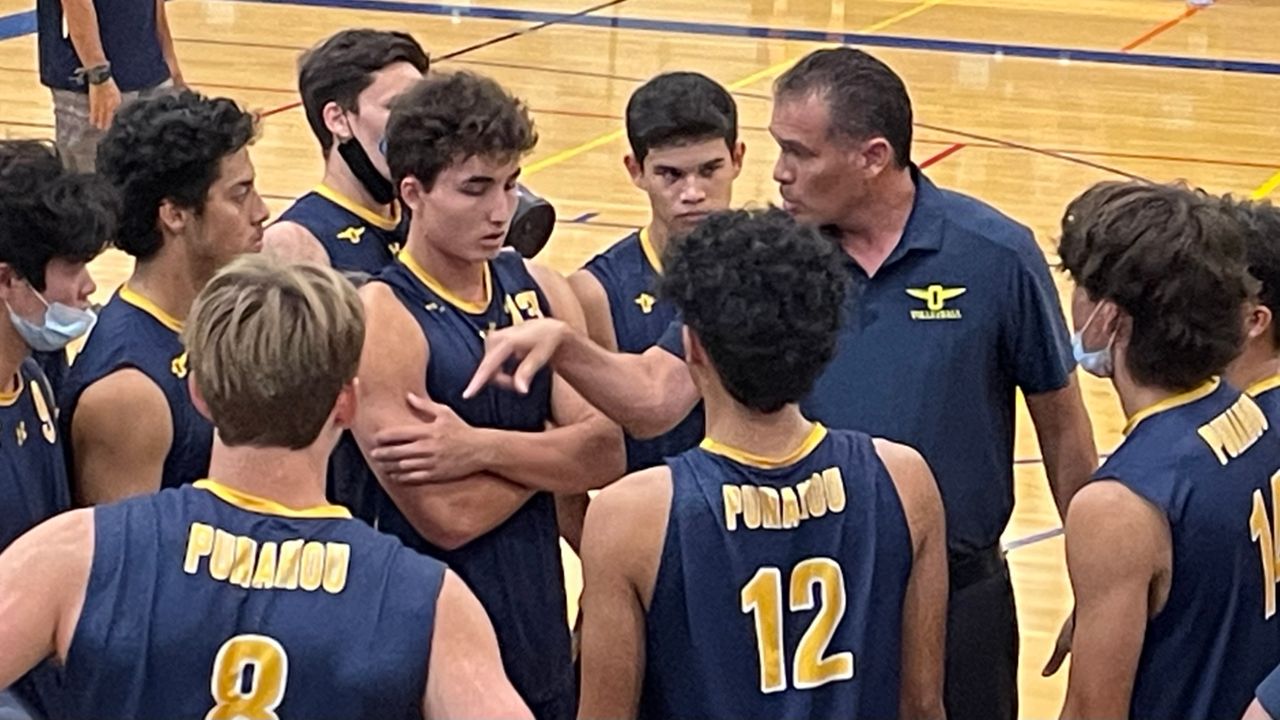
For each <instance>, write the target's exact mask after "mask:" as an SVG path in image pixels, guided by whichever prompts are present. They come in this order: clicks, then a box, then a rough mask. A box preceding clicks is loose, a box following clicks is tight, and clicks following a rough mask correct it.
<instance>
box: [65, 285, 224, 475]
mask: <svg viewBox="0 0 1280 720" xmlns="http://www.w3.org/2000/svg"><path fill="white" fill-rule="evenodd" d="M181 332H182V323H181V322H179V321H178V320H176V319H175V318H173V317H171V316H169V315H168V314H167V313H165V312H164V311H163V310H161V309H160V308H158V307H156V305H155V304H154V303H152V302H151V301H150V300H148V299H146V298H145V297H142V296H141V295H139V294H138V293H136V292H134V291H133V290H131V289H129V286H127V285H125V286H122V287H121V288H120V290H119V291H117V292H116V294H115V295H113V296H112V298H111V301H110V302H108V303H107V304H106V307H104V308H102V313H101V314H99V316H98V323H97V324H96V325H94V327H93V332H91V333H90V334H89V339H88V341H86V342H85V344H84V349H83V350H81V351H80V354H79V355H76V360H75V362H74V363H73V364H72V365H71V372H70V374H69V375H68V376H67V381H66V385H65V386H64V387H63V388H62V395H61V396H60V397H59V398H58V408H59V414H58V419H59V422H60V423H61V425H62V434H63V436H64V437H66V438H67V442H68V444H70V443H71V440H70V438H71V422H72V419H73V418H74V417H75V413H76V404H77V403H78V402H79V401H80V395H81V394H82V393H83V392H84V391H85V389H86V388H88V387H89V386H90V385H92V384H93V383H95V382H97V381H99V380H101V379H102V378H104V377H106V376H107V375H110V374H111V373H113V372H116V371H117V370H122V369H124V368H134V369H136V370H138V371H139V372H141V373H142V374H143V375H146V376H147V377H148V378H150V379H151V381H152V382H154V383H155V384H156V386H157V387H159V388H160V390H161V392H163V393H164V397H165V400H166V401H167V402H168V404H169V417H170V420H171V421H172V423H173V444H172V445H170V446H169V454H168V455H166V456H165V459H164V474H163V476H162V478H161V483H160V486H161V487H175V486H177V485H181V484H183V483H189V482H194V481H195V480H198V479H199V478H202V477H204V476H205V475H206V474H207V473H208V471H209V452H210V450H211V449H212V448H213V425H211V424H210V423H209V421H208V420H207V419H205V417H204V416H203V415H201V414H200V413H199V412H198V411H197V410H196V408H195V405H193V404H192V403H191V394H190V391H189V390H188V389H187V351H186V349H185V348H183V346H182V338H181V337H180V335H179V334H180V333H181ZM67 457H68V458H74V455H73V454H71V453H68V455H67ZM70 462H74V460H71V461H70ZM73 476H74V473H73Z"/></svg>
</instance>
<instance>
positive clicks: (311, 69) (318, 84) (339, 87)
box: [298, 29, 429, 155]
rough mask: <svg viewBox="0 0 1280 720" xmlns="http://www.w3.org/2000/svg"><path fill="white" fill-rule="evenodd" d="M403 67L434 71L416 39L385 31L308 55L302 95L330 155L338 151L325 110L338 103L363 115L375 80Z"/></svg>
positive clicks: (357, 34) (354, 35) (344, 35)
mask: <svg viewBox="0 0 1280 720" xmlns="http://www.w3.org/2000/svg"><path fill="white" fill-rule="evenodd" d="M398 62H406V63H409V64H410V65H412V66H414V67H415V68H417V69H418V71H419V72H423V73H425V72H426V71H427V67H428V65H429V60H428V58H427V53H426V51H425V50H423V49H422V46H421V45H419V44H418V41H417V40H414V39H413V36H412V35H410V34H408V33H402V32H387V31H384V30H367V29H357V30H343V31H342V32H340V33H338V34H336V35H334V36H333V37H331V38H329V39H327V40H325V41H323V42H321V43H320V44H319V45H316V46H315V47H313V48H312V49H310V50H308V51H307V52H306V53H305V54H303V56H302V59H301V60H300V61H299V62H298V92H299V94H300V95H301V96H302V108H303V110H304V111H305V112H306V114H307V124H309V125H310V126H311V132H313V133H315V136H316V139H317V140H319V141H320V148H321V149H322V150H324V153H325V155H328V154H329V150H330V149H331V148H332V147H333V133H331V132H329V128H328V127H326V126H325V124H324V106H325V105H328V104H329V103H331V102H333V103H337V104H338V106H339V107H341V108H343V109H344V110H347V111H349V112H357V111H358V110H359V108H358V107H357V103H356V100H357V98H359V97H360V93H362V92H364V91H365V88H367V87H369V86H370V85H371V84H373V74H374V73H376V72H378V71H379V70H381V69H382V68H384V67H387V66H388V65H394V64H395V63H398Z"/></svg>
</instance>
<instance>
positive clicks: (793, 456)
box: [698, 423, 827, 470]
mask: <svg viewBox="0 0 1280 720" xmlns="http://www.w3.org/2000/svg"><path fill="white" fill-rule="evenodd" d="M826 438H827V429H826V428H825V427H823V426H822V423H814V424H813V429H812V430H810V431H809V436H808V437H806V438H805V439H804V441H803V442H801V443H800V446H799V447H797V448H796V449H795V450H792V451H791V452H789V453H787V454H786V455H784V456H782V457H779V458H770V457H765V456H763V455H756V454H754V453H750V452H747V451H746V450H740V449H738V448H735V447H731V446H729V445H725V444H724V443H721V442H717V441H715V440H712V439H711V438H704V439H703V440H702V443H701V444H700V445H699V446H698V447H700V448H702V449H703V450H706V451H707V452H709V453H713V454H716V455H720V456H722V457H726V458H729V459H730V460H732V461H734V462H736V463H740V464H742V465H750V466H751V467H757V468H762V469H765V470H772V469H774V468H780V467H786V466H788V465H794V464H796V463H798V462H800V461H801V460H803V459H805V458H806V457H808V456H809V453H811V452H813V450H814V448H816V447H818V445H819V444H820V443H821V442H822V441H823V440H825V439H826Z"/></svg>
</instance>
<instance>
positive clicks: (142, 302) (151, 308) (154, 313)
mask: <svg viewBox="0 0 1280 720" xmlns="http://www.w3.org/2000/svg"><path fill="white" fill-rule="evenodd" d="M120 299H121V300H123V301H125V302H127V303H129V304H130V305H132V306H134V307H136V308H138V309H139V310H141V311H142V312H144V313H146V314H148V315H150V316H151V317H153V318H155V319H156V320H158V321H159V322H160V324H161V325H163V326H165V327H167V328H169V329H170V330H172V331H174V332H176V333H180V332H182V321H181V320H179V319H178V318H176V317H174V316H172V315H170V314H169V313H167V312H165V311H164V310H161V309H160V306H159V305H156V304H155V303H154V302H152V301H151V300H150V299H149V298H147V297H144V296H143V295H141V294H140V293H138V291H137V290H134V289H133V288H131V287H129V284H128V283H125V284H124V285H121V286H120Z"/></svg>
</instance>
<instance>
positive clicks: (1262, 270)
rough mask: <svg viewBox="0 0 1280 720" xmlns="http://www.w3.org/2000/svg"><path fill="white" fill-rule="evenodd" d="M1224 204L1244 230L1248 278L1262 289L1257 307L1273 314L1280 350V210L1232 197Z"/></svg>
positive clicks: (1273, 334) (1273, 338)
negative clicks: (1263, 307) (1264, 308)
mask: <svg viewBox="0 0 1280 720" xmlns="http://www.w3.org/2000/svg"><path fill="white" fill-rule="evenodd" d="M1222 204H1223V208H1224V209H1225V210H1226V211H1227V214H1228V215H1230V216H1231V217H1232V218H1234V219H1235V221H1236V222H1238V223H1240V225H1241V227H1242V228H1243V229H1244V238H1245V253H1246V254H1247V256H1248V259H1249V274H1250V275H1252V276H1253V277H1254V279H1256V280H1257V281H1258V282H1259V283H1260V284H1261V285H1262V287H1261V289H1260V290H1259V291H1258V303H1259V304H1261V305H1265V306H1266V307H1267V308H1268V309H1269V310H1271V317H1272V318H1273V319H1272V321H1271V344H1272V345H1274V346H1278V347H1280V208H1277V207H1275V206H1274V205H1272V204H1271V203H1269V202H1266V201H1257V202H1255V201H1251V200H1241V199H1238V198H1233V197H1231V196H1230V195H1228V196H1227V197H1225V198H1223V199H1222Z"/></svg>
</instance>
